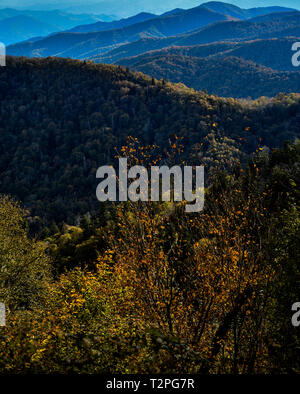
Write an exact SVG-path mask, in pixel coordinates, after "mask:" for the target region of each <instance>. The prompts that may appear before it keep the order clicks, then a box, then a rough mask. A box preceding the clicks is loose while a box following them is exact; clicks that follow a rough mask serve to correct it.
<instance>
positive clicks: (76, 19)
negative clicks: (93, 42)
mask: <svg viewBox="0 0 300 394" xmlns="http://www.w3.org/2000/svg"><path fill="white" fill-rule="evenodd" d="M99 20H100V17H98V16H96V15H88V14H81V15H73V14H69V13H66V12H63V11H59V10H53V11H31V10H15V9H13V8H4V9H0V41H2V42H4V43H5V44H6V45H9V44H11V43H16V42H20V41H24V40H27V39H29V38H31V37H34V36H46V35H48V34H51V33H57V32H58V31H63V30H66V29H70V28H72V27H74V26H76V25H78V24H79V23H80V24H82V23H86V24H90V23H92V22H96V21H99Z"/></svg>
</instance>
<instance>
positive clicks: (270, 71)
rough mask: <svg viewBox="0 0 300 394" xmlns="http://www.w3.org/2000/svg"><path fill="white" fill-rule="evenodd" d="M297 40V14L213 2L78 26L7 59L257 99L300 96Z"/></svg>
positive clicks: (13, 49)
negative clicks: (106, 67)
mask: <svg viewBox="0 0 300 394" xmlns="http://www.w3.org/2000/svg"><path fill="white" fill-rule="evenodd" d="M299 37H300V12H299V11H296V10H292V9H289V8H284V7H260V8H252V9H248V10H246V9H241V8H239V7H236V6H234V5H231V4H226V3H222V2H209V3H204V4H202V5H201V6H198V7H195V8H192V9H189V10H182V9H180V8H177V9H173V10H171V11H169V12H167V13H165V14H163V15H160V16H158V15H154V14H151V13H140V14H138V15H135V16H133V17H130V18H126V19H121V20H119V21H112V22H101V21H98V22H96V23H92V24H83V25H78V26H76V27H75V28H72V29H71V30H70V31H65V32H61V33H58V34H52V35H49V36H47V37H44V38H41V39H40V38H35V39H33V40H27V41H26V42H21V43H18V44H15V45H11V46H9V47H8V48H7V53H8V54H10V55H16V56H28V57H48V56H56V57H71V58H76V59H82V60H92V61H94V62H96V63H109V64H120V65H122V66H126V67H129V68H132V69H133V70H136V71H141V72H143V73H146V74H149V75H151V76H154V77H156V78H158V79H161V78H164V79H167V80H170V81H171V82H175V83H179V82H182V83H184V84H186V85H187V86H188V87H191V88H194V89H206V90H207V91H208V92H209V93H214V94H218V95H224V96H234V97H252V98H256V97H259V96H260V95H266V96H274V95H276V94H277V93H279V92H298V91H300V87H299V82H298V80H299V76H300V74H299V72H298V70H297V69H295V67H294V66H293V65H292V61H291V58H292V55H293V53H292V50H291V48H292V45H293V43H294V42H296V41H298V39H299Z"/></svg>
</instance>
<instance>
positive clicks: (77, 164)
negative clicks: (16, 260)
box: [0, 58, 300, 231]
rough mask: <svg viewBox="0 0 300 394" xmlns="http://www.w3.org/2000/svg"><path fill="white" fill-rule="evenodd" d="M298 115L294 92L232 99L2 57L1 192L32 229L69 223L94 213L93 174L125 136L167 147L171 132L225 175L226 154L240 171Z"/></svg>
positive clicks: (100, 70)
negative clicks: (15, 202)
mask: <svg viewBox="0 0 300 394" xmlns="http://www.w3.org/2000/svg"><path fill="white" fill-rule="evenodd" d="M299 107H300V97H299V96H298V95H293V94H291V95H283V94H282V95H279V96H277V97H276V98H274V99H272V100H268V99H259V100H257V101H248V102H247V101H237V100H234V99H230V98H229V99H224V98H218V97H215V96H211V95H208V94H206V93H203V92H196V91H193V90H191V89H188V88H186V87H185V86H184V85H182V84H180V85H172V84H170V83H167V82H165V81H164V80H161V81H158V80H156V79H154V78H149V77H147V76H144V75H142V74H139V73H132V72H130V71H129V70H126V69H125V68H123V67H117V66H105V65H96V64H93V63H84V62H80V61H75V60H66V59H64V60H63V59H53V58H49V59H43V60H37V59H25V58H9V59H8V65H7V67H6V68H1V69H0V115H1V124H0V153H1V156H0V174H1V178H0V192H1V193H8V194H12V195H13V196H16V197H17V198H18V199H20V200H21V201H22V202H23V203H24V204H25V206H26V207H28V208H30V210H31V214H32V217H31V218H30V220H31V222H32V227H33V228H34V227H36V230H34V231H39V230H40V229H41V228H43V227H44V226H45V225H46V224H47V225H49V224H50V225H51V224H52V222H55V223H57V224H59V223H62V222H63V221H64V222H66V223H68V224H76V223H77V222H78V220H79V217H80V215H83V214H86V213H87V212H90V213H93V212H94V211H96V210H97V201H96V199H95V189H96V179H95V174H96V169H97V168H98V167H99V166H101V165H103V164H107V163H112V161H113V159H114V157H115V155H116V151H115V148H117V149H120V147H121V146H122V145H125V143H126V138H127V137H128V136H132V137H137V138H139V140H140V141H141V143H143V144H146V145H147V144H156V145H158V146H161V147H165V148H167V146H168V140H169V138H172V136H174V135H175V134H176V135H177V136H178V137H180V138H183V145H184V146H185V152H186V156H187V157H189V158H190V160H191V162H192V163H196V164H199V163H200V164H201V163H204V164H206V165H208V166H211V165H212V164H213V163H214V165H215V166H217V165H218V160H219V161H223V163H225V164H223V166H225V167H226V166H227V167H228V165H227V164H226V161H227V163H229V162H230V160H231V158H232V156H238V157H239V159H240V160H241V161H242V162H243V163H246V162H247V160H248V158H249V156H250V155H251V154H252V153H253V152H255V150H256V149H257V148H258V147H264V146H265V147H268V148H269V149H271V148H274V147H279V146H282V144H283V143H284V141H293V140H294V139H295V138H296V137H298V136H299V120H300V117H299V116H300V115H299ZM201 144H203V145H202V146H201ZM221 147H222V149H221ZM200 148H201V149H200ZM216 148H217V149H216ZM218 156H223V157H218Z"/></svg>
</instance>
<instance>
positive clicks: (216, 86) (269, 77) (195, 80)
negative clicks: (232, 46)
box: [119, 51, 300, 98]
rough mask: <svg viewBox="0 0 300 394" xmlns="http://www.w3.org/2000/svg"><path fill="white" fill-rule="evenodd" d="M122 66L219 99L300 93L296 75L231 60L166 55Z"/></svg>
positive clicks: (299, 76) (123, 62)
mask: <svg viewBox="0 0 300 394" xmlns="http://www.w3.org/2000/svg"><path fill="white" fill-rule="evenodd" d="M119 63H120V64H121V65H123V66H127V67H130V68H132V69H134V70H137V71H142V72H144V73H146V74H148V75H153V76H154V77H156V78H158V79H161V78H165V79H167V80H169V81H171V82H175V83H178V82H183V83H184V84H186V85H187V86H188V87H191V88H194V89H197V90H207V91H208V93H211V94H216V95H219V96H223V97H236V98H242V97H244V98H247V97H251V98H258V97H260V96H267V97H273V96H275V95H277V94H278V93H280V92H285V93H292V92H294V93H300V73H299V72H298V71H274V70H272V69H271V68H267V67H264V66H261V65H259V64H256V63H253V62H252V61H247V60H244V59H243V58H237V57H234V56H220V58H218V57H217V56H213V57H210V58H208V59H207V58H206V59H204V58H196V57H191V56H180V55H169V54H168V52H167V51H164V53H159V52H158V54H156V55H155V54H146V55H141V56H137V57H133V58H130V59H124V60H121V61H120V62H119Z"/></svg>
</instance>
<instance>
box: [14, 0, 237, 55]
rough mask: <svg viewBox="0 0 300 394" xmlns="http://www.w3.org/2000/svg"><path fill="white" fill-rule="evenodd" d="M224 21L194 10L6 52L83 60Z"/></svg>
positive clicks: (54, 38)
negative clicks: (147, 38)
mask: <svg viewBox="0 0 300 394" xmlns="http://www.w3.org/2000/svg"><path fill="white" fill-rule="evenodd" d="M225 20H231V18H230V17H227V16H224V15H221V14H218V13H216V12H214V11H210V10H207V9H205V8H201V7H196V8H194V9H191V10H186V11H183V12H180V13H177V14H172V15H167V16H161V17H157V18H153V19H150V20H147V21H144V22H140V23H136V24H134V25H131V26H127V27H124V28H122V29H116V30H106V31H103V32H97V33H59V34H56V35H54V36H51V37H46V38H45V39H43V40H40V41H38V42H35V43H25V44H22V43H21V44H18V45H14V46H10V47H8V49H7V50H8V54H12V55H24V56H63V57H75V58H85V57H88V56H92V55H93V54H97V53H101V52H105V51H107V50H109V49H113V48H114V47H115V46H117V45H121V44H123V43H126V42H127V43H128V42H133V41H137V40H139V39H141V38H144V37H161V38H164V37H168V36H176V35H178V34H181V33H185V32H188V31H191V30H194V29H199V28H200V27H203V26H206V25H208V24H211V23H215V22H219V21H225Z"/></svg>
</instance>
